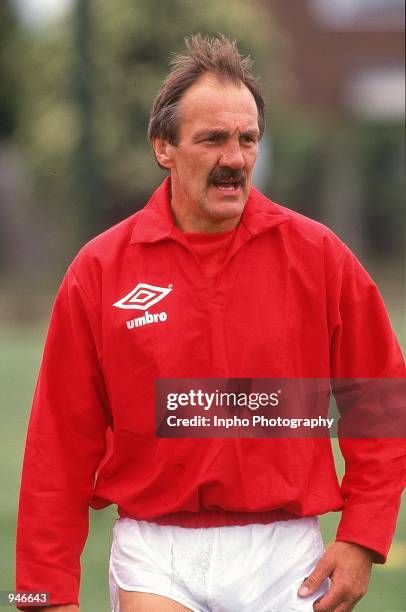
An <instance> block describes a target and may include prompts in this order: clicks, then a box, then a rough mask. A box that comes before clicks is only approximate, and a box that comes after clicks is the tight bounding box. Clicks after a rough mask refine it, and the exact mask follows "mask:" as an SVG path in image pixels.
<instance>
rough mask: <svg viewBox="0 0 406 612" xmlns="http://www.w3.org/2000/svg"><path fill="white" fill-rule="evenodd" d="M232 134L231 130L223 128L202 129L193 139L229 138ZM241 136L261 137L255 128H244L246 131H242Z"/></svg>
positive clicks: (196, 140)
mask: <svg viewBox="0 0 406 612" xmlns="http://www.w3.org/2000/svg"><path fill="white" fill-rule="evenodd" d="M230 136H231V134H230V132H228V131H227V130H221V129H211V130H208V129H206V130H201V131H200V132H197V134H195V135H194V137H193V140H194V141H195V142H198V141H199V140H204V139H205V138H219V137H220V138H223V139H227V138H229V137H230ZM240 136H250V137H252V138H259V130H256V129H253V130H244V132H241V134H240Z"/></svg>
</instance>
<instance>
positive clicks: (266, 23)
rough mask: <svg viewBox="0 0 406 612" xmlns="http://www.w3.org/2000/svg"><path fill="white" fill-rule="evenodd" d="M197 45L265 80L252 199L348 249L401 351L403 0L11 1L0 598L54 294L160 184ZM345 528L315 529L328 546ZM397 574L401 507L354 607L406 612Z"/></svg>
mask: <svg viewBox="0 0 406 612" xmlns="http://www.w3.org/2000/svg"><path fill="white" fill-rule="evenodd" d="M197 32H202V33H204V34H210V35H214V34H216V33H218V32H224V33H226V34H228V35H229V36H231V37H233V38H236V39H237V40H238V43H239V47H240V50H241V51H242V52H243V53H249V54H251V55H252V57H253V59H254V60H255V62H256V71H257V73H258V74H259V75H261V77H262V87H263V91H264V94H265V97H266V101H267V106H268V113H267V130H266V134H265V137H264V138H263V141H262V143H261V151H260V156H259V160H258V163H257V170H256V174H255V182H256V184H257V186H258V187H259V188H260V189H261V190H262V191H263V192H264V193H265V194H266V195H267V196H268V197H270V198H271V199H273V200H274V201H277V202H279V203H281V204H283V205H285V206H288V207H289V208H292V209H295V210H297V211H299V212H301V213H303V214H305V215H308V216H310V217H313V218H315V219H317V220H319V221H321V222H323V223H326V224H327V225H329V226H330V227H331V228H332V229H333V230H334V231H335V232H336V233H337V234H338V235H339V236H340V237H341V238H342V239H343V240H344V241H345V242H346V243H347V244H348V245H349V246H350V247H351V248H352V250H353V251H354V252H355V253H356V255H357V256H358V257H359V259H360V260H361V262H362V263H363V264H364V266H365V267H366V268H367V269H368V271H369V272H370V274H371V275H372V276H373V278H374V279H375V281H376V282H377V283H378V286H379V287H380V289H381V292H382V295H383V297H384V300H385V302H386V304H387V307H388V310H389V313H390V316H391V320H392V323H393V325H394V328H395V330H396V332H397V335H398V338H399V340H400V342H401V344H403V347H404V346H405V291H404V285H405V283H404V280H405V277H404V252H405V251H404V239H405V232H404V219H405V215H404V204H403V200H402V192H403V189H404V142H403V124H404V108H405V107H404V96H405V94H404V91H405V90H404V80H405V77H404V6H403V1H402V0H289V2H286V0H251V2H246V0H233V1H231V0H205V2H204V3H198V2H191V1H190V0H165V1H163V0H115V2H110V1H109V0H1V2H0V279H1V291H0V397H1V404H0V411H1V427H0V449H1V450H0V484H1V491H2V498H1V504H0V547H1V555H0V590H2V589H3V590H6V589H13V588H14V537H15V519H16V509H17V498H18V486H19V477H20V469H21V461H22V453H23V447H24V438H25V430H26V426H27V420H28V415H29V409H30V404H31V398H32V394H33V390H34V386H35V381H36V376H37V371H38V367H39V363H40V359H41V353H42V346H43V342H44V338H45V333H46V327H47V322H48V318H49V314H50V310H51V307H52V302H53V299H54V295H55V292H56V290H57V288H58V286H59V283H60V282H61V279H62V276H63V274H64V272H65V269H66V267H67V265H68V264H69V263H70V261H71V260H72V259H73V257H74V256H75V254H76V252H77V250H78V249H79V248H80V247H81V245H83V244H84V243H85V242H86V241H87V240H88V239H89V238H91V237H93V236H94V235H96V234H98V233H99V232H101V231H103V230H104V229H105V228H107V227H109V226H111V225H112V224H114V223H116V222H118V221H120V220H121V219H123V218H125V217H126V216H128V215H130V214H132V213H133V212H134V211H135V210H137V209H138V208H140V207H142V206H144V204H145V203H146V201H147V199H148V197H149V195H150V194H151V192H152V190H153V189H154V188H155V187H157V186H158V184H159V183H160V182H161V180H162V179H163V178H164V176H165V174H164V172H163V171H161V170H160V169H159V168H158V166H157V165H156V164H155V161H154V159H153V156H152V154H151V151H150V147H149V144H148V140H147V136H146V129H147V123H148V114H149V108H150V106H151V103H152V101H153V99H154V96H155V95H156V93H157V90H158V87H159V84H160V82H161V81H162V79H163V78H164V76H165V75H166V73H167V70H168V58H169V54H170V52H173V51H177V50H181V49H182V47H183V39H184V37H185V36H186V35H189V34H192V33H197ZM371 333H373V330H371ZM337 462H338V465H339V469H341V470H342V463H341V461H340V457H339V456H338V455H337ZM114 518H115V512H114V508H109V509H107V510H104V511H100V512H92V516H91V523H92V525H91V535H90V537H89V541H88V544H87V546H86V551H85V554H84V558H83V579H82V612H103V611H107V610H108V609H109V606H108V587H107V580H106V577H107V563H108V554H109V547H110V541H111V526H112V521H113V520H114ZM337 520H338V516H335V515H334V516H333V515H332V516H330V517H327V518H324V517H323V519H322V528H323V534H324V537H325V540H326V542H328V541H329V540H331V539H332V538H333V536H334V530H335V526H336V524H337ZM367 528H368V526H366V529H367ZM405 576H406V511H405V508H404V507H403V508H402V511H401V515H400V520H399V524H398V529H397V532H396V536H395V540H394V545H393V547H392V551H391V554H390V557H389V560H388V563H387V564H386V565H385V566H383V567H377V568H375V572H374V575H373V578H372V582H371V588H370V592H369V594H368V595H367V597H366V598H365V599H364V600H363V601H362V602H361V603H360V604H359V606H358V607H357V610H358V609H359V610H360V611H361V610H363V611H364V612H366V611H369V612H378V611H380V612H395V611H396V612H401V611H403V612H405V610H406V586H405V584H406V580H405Z"/></svg>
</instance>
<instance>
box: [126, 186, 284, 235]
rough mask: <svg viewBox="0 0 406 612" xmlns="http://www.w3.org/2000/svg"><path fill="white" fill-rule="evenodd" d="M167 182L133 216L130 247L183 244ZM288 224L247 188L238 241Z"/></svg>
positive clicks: (278, 211)
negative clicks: (173, 212)
mask: <svg viewBox="0 0 406 612" xmlns="http://www.w3.org/2000/svg"><path fill="white" fill-rule="evenodd" d="M170 193H171V179H170V177H168V178H166V179H165V180H164V181H163V183H162V184H161V185H160V186H159V187H158V189H157V190H156V191H155V192H154V193H153V194H152V196H151V198H150V200H149V202H148V203H147V205H146V206H145V207H144V208H143V209H142V210H141V211H140V212H139V213H138V214H137V222H136V224H135V226H134V228H133V231H132V234H131V240H130V244H139V243H145V242H158V241H160V240H165V239H173V240H177V241H178V242H179V241H180V242H183V240H182V232H180V231H179V229H178V228H177V227H176V225H175V222H174V218H173V214H172V211H171V206H170ZM288 220H289V215H288V214H286V212H284V209H283V208H282V207H281V206H279V205H278V204H275V203H274V202H271V200H268V198H266V197H265V196H264V195H262V193H261V192H259V191H258V190H257V189H255V187H252V188H251V191H250V194H249V196H248V200H247V202H246V204H245V207H244V211H243V214H242V217H241V222H240V224H239V229H240V231H239V234H240V237H241V238H242V239H243V241H245V240H249V239H250V238H251V237H253V236H255V235H256V234H259V233H261V232H263V231H265V230H268V229H270V228H271V227H275V226H276V225H280V224H281V223H284V222H285V221H288Z"/></svg>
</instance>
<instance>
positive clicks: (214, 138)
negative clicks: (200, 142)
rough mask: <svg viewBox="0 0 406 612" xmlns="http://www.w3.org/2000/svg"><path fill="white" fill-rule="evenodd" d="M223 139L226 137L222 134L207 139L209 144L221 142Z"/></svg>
mask: <svg viewBox="0 0 406 612" xmlns="http://www.w3.org/2000/svg"><path fill="white" fill-rule="evenodd" d="M223 138H224V137H223V135H222V134H212V135H211V136H209V137H208V138H207V141H208V142H221V141H222V140H223Z"/></svg>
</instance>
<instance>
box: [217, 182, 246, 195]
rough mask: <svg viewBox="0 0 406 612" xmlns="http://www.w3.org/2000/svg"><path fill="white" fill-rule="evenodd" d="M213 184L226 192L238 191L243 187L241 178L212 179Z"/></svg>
mask: <svg viewBox="0 0 406 612" xmlns="http://www.w3.org/2000/svg"><path fill="white" fill-rule="evenodd" d="M211 186H212V187H214V188H215V189H218V190H219V191H222V192H224V193H236V192H238V191H240V189H241V188H242V181H241V180H228V181H224V180H222V181H217V180H214V181H211Z"/></svg>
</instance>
